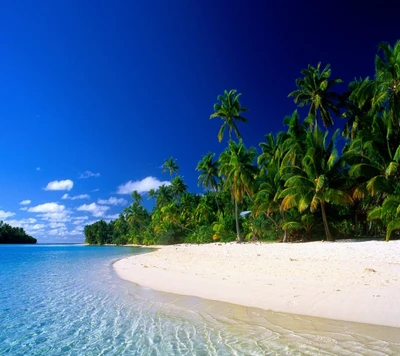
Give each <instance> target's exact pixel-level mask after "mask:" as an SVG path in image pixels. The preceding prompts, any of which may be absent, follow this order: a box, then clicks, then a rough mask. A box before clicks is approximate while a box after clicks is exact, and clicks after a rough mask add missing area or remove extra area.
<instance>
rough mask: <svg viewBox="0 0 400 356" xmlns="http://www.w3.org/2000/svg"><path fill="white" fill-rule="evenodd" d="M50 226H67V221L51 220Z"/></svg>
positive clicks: (53, 227)
mask: <svg viewBox="0 0 400 356" xmlns="http://www.w3.org/2000/svg"><path fill="white" fill-rule="evenodd" d="M49 227H51V228H52V229H55V228H57V227H66V225H65V223H63V222H54V221H51V222H50V223H49Z"/></svg>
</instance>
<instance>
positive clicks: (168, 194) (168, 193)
mask: <svg viewBox="0 0 400 356" xmlns="http://www.w3.org/2000/svg"><path fill="white" fill-rule="evenodd" d="M172 199H173V193H172V189H171V186H170V185H168V186H167V185H165V184H163V185H161V186H159V187H158V189H157V200H156V207H157V208H159V207H162V206H164V205H168V204H169V203H170V202H171V201H172Z"/></svg>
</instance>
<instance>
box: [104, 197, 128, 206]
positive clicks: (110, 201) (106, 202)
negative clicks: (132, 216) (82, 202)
mask: <svg viewBox="0 0 400 356" xmlns="http://www.w3.org/2000/svg"><path fill="white" fill-rule="evenodd" d="M97 202H98V203H99V204H104V205H125V204H128V202H127V201H126V200H125V199H124V198H115V197H111V198H109V199H106V200H103V199H99V200H98V201H97Z"/></svg>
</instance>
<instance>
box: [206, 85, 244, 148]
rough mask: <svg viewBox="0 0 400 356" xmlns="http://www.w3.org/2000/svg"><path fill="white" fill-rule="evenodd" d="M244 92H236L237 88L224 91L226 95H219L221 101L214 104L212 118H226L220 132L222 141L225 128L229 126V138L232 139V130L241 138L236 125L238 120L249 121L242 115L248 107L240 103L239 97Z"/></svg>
mask: <svg viewBox="0 0 400 356" xmlns="http://www.w3.org/2000/svg"><path fill="white" fill-rule="evenodd" d="M240 95H242V94H236V90H233V89H232V90H230V91H229V92H228V91H226V90H225V91H224V95H218V98H217V99H218V100H219V101H220V102H219V103H216V104H214V113H213V114H211V116H210V119H213V118H215V117H220V118H221V119H222V120H224V122H223V124H222V126H221V129H220V130H219V132H218V141H219V142H221V141H222V138H223V137H224V132H225V129H226V128H227V127H228V128H229V140H232V131H235V134H236V137H237V138H238V140H240V139H241V138H242V137H241V136H240V133H239V130H238V128H237V126H236V121H237V122H247V119H246V118H244V117H243V116H241V113H243V112H245V111H247V109H246V108H245V107H243V106H241V105H240V101H239V97H240Z"/></svg>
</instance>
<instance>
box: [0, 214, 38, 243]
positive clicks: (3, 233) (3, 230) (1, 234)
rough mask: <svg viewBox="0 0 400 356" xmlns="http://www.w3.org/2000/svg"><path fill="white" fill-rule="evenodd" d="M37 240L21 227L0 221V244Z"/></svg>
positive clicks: (33, 241) (34, 241)
mask: <svg viewBox="0 0 400 356" xmlns="http://www.w3.org/2000/svg"><path fill="white" fill-rule="evenodd" d="M36 242H37V240H36V239H35V238H33V237H32V236H30V235H28V234H27V233H26V232H25V230H24V229H23V228H22V227H13V226H11V225H9V224H6V223H4V222H3V221H2V220H1V221H0V244H35V243H36Z"/></svg>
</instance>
